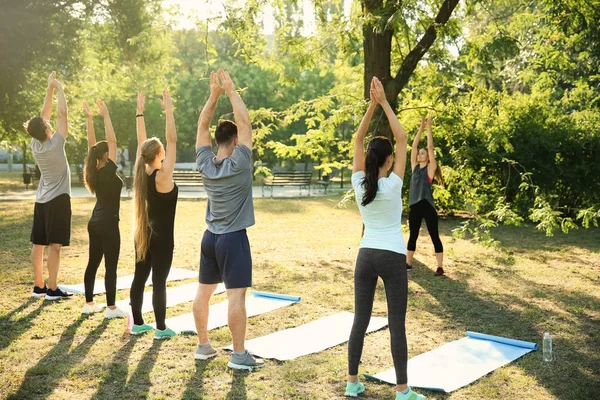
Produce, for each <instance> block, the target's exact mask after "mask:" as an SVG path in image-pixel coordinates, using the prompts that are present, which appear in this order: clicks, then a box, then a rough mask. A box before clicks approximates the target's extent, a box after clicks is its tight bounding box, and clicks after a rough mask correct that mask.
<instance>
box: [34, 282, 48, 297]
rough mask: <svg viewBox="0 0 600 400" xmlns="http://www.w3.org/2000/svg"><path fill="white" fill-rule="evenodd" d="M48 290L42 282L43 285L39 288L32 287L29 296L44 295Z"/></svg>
mask: <svg viewBox="0 0 600 400" xmlns="http://www.w3.org/2000/svg"><path fill="white" fill-rule="evenodd" d="M47 291H48V286H46V284H45V283H44V287H43V288H41V287H39V286H34V287H33V292H31V297H46V292H47Z"/></svg>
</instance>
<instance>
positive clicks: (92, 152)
mask: <svg viewBox="0 0 600 400" xmlns="http://www.w3.org/2000/svg"><path fill="white" fill-rule="evenodd" d="M106 153H108V142H107V141H106V140H101V141H100V142H98V143H96V144H95V145H94V146H92V147H90V149H89V151H88V155H87V157H86V159H85V167H84V169H83V171H84V174H83V183H84V185H85V187H86V188H87V190H89V191H90V193H92V194H94V192H95V191H96V178H97V172H98V171H96V168H97V167H98V161H101V160H103V159H104V157H105V156H106Z"/></svg>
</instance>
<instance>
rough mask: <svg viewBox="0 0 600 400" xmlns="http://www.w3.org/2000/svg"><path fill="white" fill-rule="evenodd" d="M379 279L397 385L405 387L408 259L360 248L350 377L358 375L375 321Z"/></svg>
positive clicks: (356, 270)
mask: <svg viewBox="0 0 600 400" xmlns="http://www.w3.org/2000/svg"><path fill="white" fill-rule="evenodd" d="M378 277H381V279H383V284H384V286H385V296H386V299H387V306H388V322H389V325H390V339H391V346H392V358H393V359H394V368H395V369H396V384H398V385H401V384H405V383H407V381H408V379H407V377H406V363H407V361H408V350H407V345H406V330H405V326H404V323H405V319H406V301H407V294H408V277H407V273H406V256H405V255H404V254H400V253H395V252H393V251H387V250H376V249H360V250H359V252H358V257H357V259H356V269H355V270H354V323H353V324H352V331H351V332H350V340H349V342H348V374H349V375H358V364H359V363H360V357H361V355H362V350H363V343H364V340H365V334H366V332H367V327H368V326H369V321H370V320H371V312H372V311H373V297H374V296H375V288H376V286H377V278H378Z"/></svg>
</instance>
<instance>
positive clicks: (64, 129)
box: [55, 80, 69, 138]
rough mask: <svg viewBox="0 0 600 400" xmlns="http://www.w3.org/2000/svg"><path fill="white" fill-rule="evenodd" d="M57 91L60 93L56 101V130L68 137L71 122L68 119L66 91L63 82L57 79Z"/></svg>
mask: <svg viewBox="0 0 600 400" xmlns="http://www.w3.org/2000/svg"><path fill="white" fill-rule="evenodd" d="M55 82H56V92H57V93H58V102H57V103H56V131H57V132H58V133H59V134H60V135H62V137H64V138H66V137H67V136H68V134H69V122H68V119H67V115H68V113H69V112H68V110H67V98H66V97H65V91H64V90H63V87H62V84H61V83H60V82H59V81H57V80H55Z"/></svg>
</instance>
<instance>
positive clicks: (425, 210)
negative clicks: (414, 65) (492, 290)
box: [406, 116, 444, 276]
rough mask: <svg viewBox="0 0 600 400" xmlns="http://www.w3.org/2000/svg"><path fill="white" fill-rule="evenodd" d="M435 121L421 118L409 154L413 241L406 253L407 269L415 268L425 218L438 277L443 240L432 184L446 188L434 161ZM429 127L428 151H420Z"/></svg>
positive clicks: (442, 271) (411, 236) (411, 239)
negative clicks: (414, 261) (422, 137)
mask: <svg viewBox="0 0 600 400" xmlns="http://www.w3.org/2000/svg"><path fill="white" fill-rule="evenodd" d="M432 124H433V118H432V117H429V118H427V120H426V119H425V117H424V116H423V117H421V127H420V128H419V130H418V132H417V135H416V136H415V140H414V141H413V145H412V150H411V152H410V165H411V168H412V177H411V180H410V195H409V198H408V200H409V202H408V203H409V206H410V209H409V211H408V226H409V228H410V238H409V239H408V245H407V246H406V247H407V250H408V251H407V253H406V268H408V269H411V268H412V260H413V256H414V254H415V250H416V248H417V238H418V237H419V230H420V229H421V221H423V219H425V223H426V224H427V230H428V231H429V236H430V237H431V241H432V242H433V247H434V249H435V258H436V260H437V269H436V271H435V275H438V276H439V275H444V268H443V265H442V263H443V261H444V246H443V245H442V241H441V240H440V234H439V232H438V215H437V211H436V210H435V203H434V201H433V192H432V186H431V185H432V183H433V180H434V179H435V180H436V181H437V183H438V184H439V185H442V186H443V185H444V178H443V177H442V170H441V169H440V166H439V165H438V163H437V161H436V159H435V147H434V146H433V132H432V129H431V126H432ZM425 126H427V149H424V148H422V149H419V142H420V141H421V132H423V129H424V128H425Z"/></svg>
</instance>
